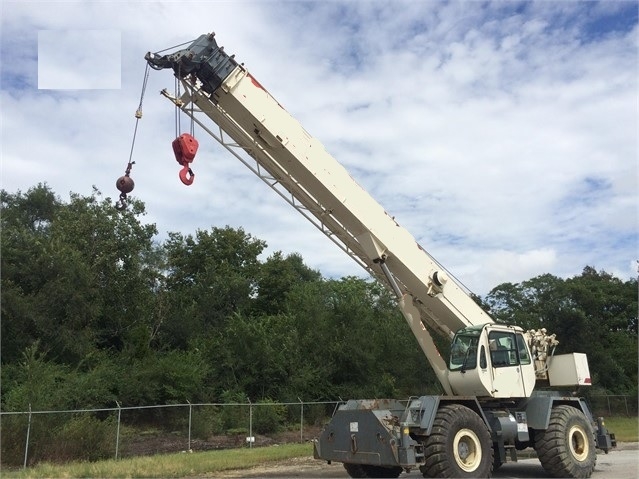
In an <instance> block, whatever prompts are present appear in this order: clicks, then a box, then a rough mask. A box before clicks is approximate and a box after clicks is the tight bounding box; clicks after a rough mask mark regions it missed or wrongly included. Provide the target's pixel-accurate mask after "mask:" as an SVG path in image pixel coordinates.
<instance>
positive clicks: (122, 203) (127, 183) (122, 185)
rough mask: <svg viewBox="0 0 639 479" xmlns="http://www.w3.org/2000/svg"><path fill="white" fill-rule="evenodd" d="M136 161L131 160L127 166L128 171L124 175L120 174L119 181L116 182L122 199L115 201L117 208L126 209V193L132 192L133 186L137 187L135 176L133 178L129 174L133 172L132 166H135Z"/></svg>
mask: <svg viewBox="0 0 639 479" xmlns="http://www.w3.org/2000/svg"><path fill="white" fill-rule="evenodd" d="M134 163H135V162H134V161H133V162H129V164H128V165H127V167H126V171H125V172H124V175H123V176H120V177H119V178H118V179H117V181H116V182H115V187H116V188H117V189H118V191H120V199H119V200H118V201H117V202H116V203H115V208H116V209H117V210H124V209H126V199H127V198H126V195H127V194H128V193H131V192H132V191H133V188H134V187H135V182H134V181H133V178H131V177H130V176H129V175H130V174H131V167H132V166H133V164H134Z"/></svg>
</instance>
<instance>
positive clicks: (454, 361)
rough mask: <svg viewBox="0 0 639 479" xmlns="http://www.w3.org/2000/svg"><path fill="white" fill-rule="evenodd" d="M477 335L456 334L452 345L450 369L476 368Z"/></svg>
mask: <svg viewBox="0 0 639 479" xmlns="http://www.w3.org/2000/svg"><path fill="white" fill-rule="evenodd" d="M478 342H479V338H478V337H477V336H464V335H459V336H455V339H454V340H453V344H452V345H451V347H450V361H449V363H448V369H450V370H451V371H457V370H464V371H465V370H467V369H475V368H476V367H477V344H478Z"/></svg>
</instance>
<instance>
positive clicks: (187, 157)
mask: <svg viewBox="0 0 639 479" xmlns="http://www.w3.org/2000/svg"><path fill="white" fill-rule="evenodd" d="M171 146H172V147H173V154H174V155H175V159H176V161H177V162H178V163H179V164H180V165H182V169H181V170H180V181H182V183H184V184H185V185H186V186H189V185H191V184H192V183H193V180H194V179H195V173H193V170H192V169H191V166H190V165H191V163H192V162H193V160H194V159H195V154H196V153H197V149H198V147H199V144H198V142H197V140H196V139H195V138H194V137H193V136H192V135H189V134H188V133H182V134H181V135H180V136H178V137H177V138H176V139H175V140H173V143H171Z"/></svg>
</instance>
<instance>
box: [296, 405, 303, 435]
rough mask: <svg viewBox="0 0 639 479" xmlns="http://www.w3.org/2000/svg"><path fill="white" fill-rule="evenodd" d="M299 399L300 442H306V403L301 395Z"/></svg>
mask: <svg viewBox="0 0 639 479" xmlns="http://www.w3.org/2000/svg"><path fill="white" fill-rule="evenodd" d="M297 400H298V401H299V402H300V442H304V403H303V402H302V400H301V399H300V398H299V397H298V398H297Z"/></svg>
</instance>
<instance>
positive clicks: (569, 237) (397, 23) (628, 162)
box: [0, 0, 639, 294]
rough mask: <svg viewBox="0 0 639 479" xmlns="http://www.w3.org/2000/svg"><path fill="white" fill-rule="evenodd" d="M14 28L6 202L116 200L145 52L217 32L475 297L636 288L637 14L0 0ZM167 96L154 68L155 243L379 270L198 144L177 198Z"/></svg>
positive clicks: (594, 9)
mask: <svg viewBox="0 0 639 479" xmlns="http://www.w3.org/2000/svg"><path fill="white" fill-rule="evenodd" d="M0 21H1V37H0V40H1V45H0V54H1V58H0V63H1V70H0V81H1V91H0V101H1V105H0V108H1V111H2V125H1V134H2V146H1V150H0V153H1V154H2V169H1V174H2V176H1V183H2V188H4V189H6V190H8V191H16V190H18V189H20V190H23V191H25V190H27V189H28V188H29V187H31V186H34V185H36V184H37V183H38V182H46V183H48V184H49V185H50V186H51V187H52V188H53V190H54V191H55V192H56V193H57V194H58V195H59V196H61V197H62V198H63V199H68V193H69V192H71V191H72V192H75V193H80V194H90V193H91V191H92V187H93V186H94V185H95V186H96V187H97V188H98V189H99V190H100V191H101V192H102V193H103V194H104V195H105V196H109V197H112V198H115V197H117V194H118V192H117V191H116V190H115V187H114V183H115V180H116V179H117V177H118V176H120V175H121V174H122V173H123V171H124V168H125V166H126V162H127V160H128V154H129V148H130V146H131V138H132V134H133V128H134V124H135V119H134V118H133V113H134V112H135V109H136V108H137V105H138V101H139V96H140V89H141V84H142V77H143V73H144V67H145V64H144V60H143V57H144V54H145V53H146V52H147V51H157V50H161V49H164V48H167V47H171V46H173V45H176V44H179V43H182V42H185V41H188V40H191V39H194V38H196V37H197V36H199V35H200V34H202V33H206V32H210V31H215V32H216V34H217V39H218V42H219V43H221V44H222V45H224V46H225V48H226V50H227V51H229V52H232V53H235V54H236V58H237V59H238V60H239V61H240V62H244V63H245V65H246V66H247V68H248V69H249V70H250V71H251V72H252V74H253V75H254V76H255V77H256V78H258V80H259V81H260V82H261V83H262V84H263V85H264V86H265V87H266V88H267V89H268V90H269V91H270V92H271V93H272V94H273V96H274V97H275V98H276V99H277V100H278V101H279V102H280V103H281V104H282V105H283V106H284V107H285V108H287V109H288V110H289V111H290V112H291V113H292V114H293V115H294V116H295V117H296V118H298V120H300V122H301V123H302V125H303V126H304V128H305V129H306V130H307V131H309V132H310V133H311V134H313V135H314V136H316V137H317V138H318V139H319V140H320V141H321V142H322V143H323V144H324V145H325V146H326V148H327V150H328V151H329V152H331V153H332V154H333V156H335V158H336V159H337V160H338V161H340V162H341V163H342V164H344V166H345V167H346V168H347V170H349V172H350V173H351V174H352V175H353V177H354V178H355V179H356V180H357V181H358V182H359V183H360V184H361V185H362V186H363V187H364V188H366V189H367V190H368V191H369V192H370V193H371V194H372V196H373V197H374V198H376V199H377V200H378V201H379V202H380V203H381V204H382V205H383V206H384V207H385V209H386V210H387V211H388V212H389V213H390V214H392V215H393V216H395V217H396V219H397V220H398V221H399V222H400V224H402V225H403V226H404V227H406V228H407V229H408V230H409V231H410V232H411V233H413V235H414V236H415V237H416V239H417V240H418V241H419V243H420V244H421V245H422V246H423V247H424V248H425V249H426V250H428V251H429V252H430V253H431V254H433V255H434V256H435V257H436V258H437V259H438V260H439V261H440V262H441V263H442V264H443V265H444V266H446V267H447V268H448V269H449V270H450V271H451V272H452V273H453V274H454V275H455V276H456V277H457V278H458V279H460V280H461V281H462V282H463V283H464V284H465V285H466V286H468V287H469V288H470V289H472V290H473V291H475V292H477V293H479V294H486V293H487V292H488V291H489V290H490V289H491V288H492V287H494V286H496V285H498V284H500V283H502V282H519V281H523V280H526V279H529V278H531V277H533V276H536V275H538V274H544V273H551V274H554V275H557V276H562V277H568V276H573V275H576V274H579V273H580V272H581V270H582V269H583V267H584V266H586V265H590V266H593V267H595V268H597V269H604V270H606V271H608V272H610V273H613V274H615V275H617V276H619V277H621V278H624V279H626V278H629V277H631V276H634V275H636V260H637V258H639V252H638V248H637V231H638V228H637V227H638V224H637V144H638V142H637V139H638V138H637V131H638V129H637V128H638V125H637V118H638V115H637V104H638V99H639V98H638V94H637V92H638V89H637V87H638V85H637V71H638V70H637V66H638V63H637V58H638V57H637V40H638V37H637V23H638V20H637V3H636V2H634V1H633V2H630V1H628V2H626V1H605V2H591V1H588V2H586V1H574V2H569V1H558V2H552V1H537V2H508V1H499V2H479V1H472V2H471V1H450V2H443V1H434V0H433V1H410V2H409V1H406V2H400V1H395V2H382V1H361V2H360V1H351V2H338V1H329V2H310V1H307V2H296V1H277V0H272V1H269V2H261V1H259V2H258V1H199V2H188V1H187V2H162V1H158V2H112V1H111V2H106V1H105V2H100V1H94V2H81V1H78V2H32V1H31V2H30V1H20V2H12V1H5V2H3V3H2V5H1V10H0ZM38 86H40V87H46V88H40V89H38ZM162 88H169V89H172V88H173V79H172V77H171V75H170V73H169V72H168V71H163V72H155V71H152V72H151V76H150V78H149V86H148V88H147V92H146V96H145V101H144V116H143V118H142V120H141V121H140V125H139V130H138V139H137V142H136V149H135V151H134V158H133V159H134V160H135V161H136V165H135V166H134V168H133V172H132V176H133V178H134V179H135V181H136V188H135V190H134V194H135V195H136V196H137V197H138V198H140V199H142V200H143V201H144V202H145V203H146V206H147V211H148V214H147V217H146V220H147V221H149V222H153V223H156V225H157V227H158V230H159V231H160V232H161V233H160V236H159V237H158V240H160V241H161V240H162V239H163V238H166V235H167V232H168V231H179V232H182V233H184V234H193V233H195V231H196V230H197V229H208V228H210V227H212V226H225V225H227V224H228V225H231V226H233V227H240V226H241V227H243V228H244V229H245V230H246V231H247V232H249V233H251V234H253V235H254V236H256V237H258V238H260V239H264V240H265V241H266V242H267V243H268V245H269V249H268V252H267V254H269V253H272V252H273V251H277V250H281V251H283V252H284V253H291V252H299V253H300V254H301V255H302V256H303V257H304V259H305V261H306V262H307V264H309V265H310V266H311V267H313V268H316V269H319V270H320V271H321V272H322V274H324V276H327V277H340V276H343V275H350V274H354V275H359V276H365V273H364V272H363V270H361V269H359V267H358V266H356V265H355V264H354V263H353V262H352V261H351V260H350V259H349V258H348V257H347V256H346V255H344V253H343V252H341V251H340V250H339V249H338V248H336V247H335V246H334V245H333V244H332V243H331V242H330V241H328V240H327V239H325V238H324V237H323V235H321V234H320V233H319V232H318V231H317V230H316V229H315V228H314V227H313V226H311V225H310V224H307V223H306V222H305V220H304V219H303V218H302V217H300V216H299V215H298V213H296V212H295V211H294V210H292V209H291V208H290V206H288V205H287V204H286V203H284V202H283V201H282V200H281V199H280V198H279V197H278V196H277V195H275V194H273V193H272V192H271V191H270V190H269V189H268V188H266V187H265V186H264V185H263V184H262V183H261V182H260V181H259V180H257V179H256V178H255V177H253V176H252V174H251V173H250V172H248V170H246V169H245V168H244V167H243V166H242V165H241V164H240V163H239V162H237V160H236V159H234V158H233V157H231V156H230V155H229V154H228V153H227V152H226V151H224V150H222V149H221V148H220V147H219V146H217V144H216V143H215V141H214V140H212V139H209V138H207V135H206V133H204V132H202V131H199V132H198V131H197V130H196V137H197V138H198V139H199V141H200V151H199V152H198V156H197V158H196V160H195V162H194V164H193V168H194V170H195V171H196V174H197V176H196V181H195V182H194V184H193V185H192V186H191V187H188V188H187V187H184V186H183V185H182V184H181V183H180V182H179V180H178V178H177V172H178V170H179V168H178V167H177V165H176V163H175V160H174V159H173V155H172V152H171V146H170V143H171V141H172V140H173V138H174V128H175V127H174V122H173V110H172V108H171V105H170V104H169V103H168V102H167V101H166V100H165V99H163V98H161V97H160V95H159V94H158V92H159V90H161V89H162ZM183 123H184V122H183Z"/></svg>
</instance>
